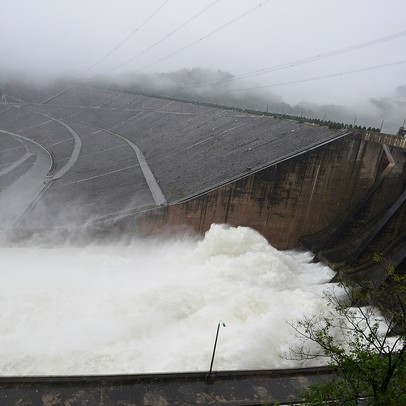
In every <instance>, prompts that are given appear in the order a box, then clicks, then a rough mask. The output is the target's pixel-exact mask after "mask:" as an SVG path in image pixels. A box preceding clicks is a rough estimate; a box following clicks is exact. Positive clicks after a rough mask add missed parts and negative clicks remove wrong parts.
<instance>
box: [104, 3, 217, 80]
mask: <svg viewBox="0 0 406 406" xmlns="http://www.w3.org/2000/svg"><path fill="white" fill-rule="evenodd" d="M219 1H220V0H214V1H212V2H211V3H210V4H209V5H208V6H206V7H204V8H203V9H202V10H200V11H199V12H198V13H196V14H195V15H194V16H192V17H191V18H189V19H188V20H186V21H185V22H184V23H183V24H181V25H179V26H178V27H177V28H175V29H174V30H173V31H171V32H170V33H169V34H167V35H165V36H164V37H163V38H161V39H160V40H159V41H157V42H155V43H153V44H152V45H151V46H149V47H148V48H146V49H144V50H143V51H142V52H140V53H138V54H137V55H134V56H133V57H132V58H130V59H127V60H126V61H125V62H123V63H122V64H120V65H117V66H116V67H114V68H112V69H110V70H109V71H107V72H105V73H102V74H100V75H98V76H97V77H96V78H98V77H100V76H104V75H108V74H109V73H111V72H114V71H115V70H117V69H120V68H122V67H123V66H125V65H127V64H128V63H130V62H132V61H134V60H135V59H137V58H139V57H140V56H142V55H144V54H145V53H147V52H148V51H150V50H151V49H152V48H155V47H156V46H157V45H158V44H160V43H161V42H163V41H165V40H166V39H167V38H169V37H171V36H172V35H173V34H175V33H176V32H178V31H179V30H180V29H182V28H183V27H185V26H186V25H188V24H189V23H191V22H192V21H193V20H195V19H196V18H197V17H199V16H200V15H201V14H203V13H204V12H205V11H207V10H208V9H209V8H211V7H213V6H214V5H215V4H216V3H218V2H219Z"/></svg>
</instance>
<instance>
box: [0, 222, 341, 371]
mask: <svg viewBox="0 0 406 406" xmlns="http://www.w3.org/2000/svg"><path fill="white" fill-rule="evenodd" d="M0 255H1V270H0V273H1V280H2V283H1V286H0V374H1V375H55V374H58V375H61V374H63V375H70V374H113V373H114V374H115V373H143V372H175V371H205V370H208V368H209V366H210V360H211V354H212V350H213V344H214V338H215V333H216V328H217V324H218V322H219V320H220V319H221V320H223V321H224V322H225V323H226V327H225V328H223V327H221V329H220V331H219V339H218V344H217V350H216V357H215V361H214V366H213V369H214V370H234V369H263V368H287V367H293V366H295V364H294V363H293V361H290V360H287V359H286V357H284V354H286V352H288V350H289V348H290V347H292V346H294V345H295V342H296V338H295V334H294V331H293V329H292V327H291V326H290V325H289V324H288V323H287V322H291V321H294V320H298V319H300V318H302V317H303V316H304V315H310V314H314V313H316V314H317V313H319V312H320V311H322V309H323V308H325V305H326V303H325V300H324V298H323V291H324V290H325V289H326V288H327V286H328V281H329V280H330V279H331V277H332V276H333V271H332V270H331V269H330V268H328V267H326V266H323V265H321V264H312V263H310V260H311V258H312V256H311V254H310V253H305V252H280V251H277V250H276V249H274V248H273V247H272V246H270V245H269V244H268V243H267V241H266V240H265V239H264V238H263V237H262V236H261V235H260V234H258V233H257V232H255V231H253V230H252V229H249V228H245V227H238V228H228V227H225V226H221V225H213V226H212V227H211V229H210V231H208V232H207V233H206V235H205V237H204V238H203V239H201V240H196V239H192V238H189V239H187V238H183V239H178V240H171V241H169V240H166V241H162V240H161V241H148V242H147V241H140V240H138V241H133V242H132V243H131V244H115V245H112V244H110V245H107V246H106V245H104V246H100V245H98V246H97V245H90V246H86V247H82V248H78V247H72V246H70V247H63V248H61V247H59V248H21V247H20V248H18V247H15V248H10V247H8V248H0Z"/></svg>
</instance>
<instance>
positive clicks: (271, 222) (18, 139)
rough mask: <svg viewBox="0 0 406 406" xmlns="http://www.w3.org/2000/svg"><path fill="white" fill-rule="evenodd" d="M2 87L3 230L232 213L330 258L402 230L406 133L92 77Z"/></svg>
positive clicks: (229, 218)
mask: <svg viewBox="0 0 406 406" xmlns="http://www.w3.org/2000/svg"><path fill="white" fill-rule="evenodd" d="M4 93H5V97H3V100H4V99H5V100H7V103H4V102H3V103H2V104H0V131H1V132H0V134H1V138H0V142H1V144H0V147H1V148H0V149H1V167H0V170H1V178H0V181H1V184H0V187H1V190H2V191H1V192H0V208H1V210H0V212H1V213H2V214H1V215H2V221H1V224H2V228H3V229H4V230H8V229H10V230H11V229H13V230H20V231H23V232H26V231H27V232H29V231H33V232H34V231H35V232H39V231H41V230H47V229H53V230H63V229H70V230H72V229H75V228H80V227H83V225H87V226H90V227H92V226H93V227H97V228H100V229H107V230H109V232H113V231H114V230H115V231H116V232H118V233H126V232H133V231H134V230H136V232H137V233H141V234H151V233H156V232H161V233H162V232H164V230H165V231H167V232H171V233H174V232H176V231H180V232H182V230H183V231H184V230H186V229H188V230H193V231H196V232H198V233H204V232H206V231H207V230H208V229H209V228H210V225H211V224H212V223H225V224H230V225H234V226H236V225H239V226H248V227H252V228H254V229H255V230H257V231H258V232H260V233H261V234H262V235H264V236H265V237H266V238H267V239H268V241H269V242H270V243H271V244H272V245H273V246H275V247H276V248H278V249H291V248H295V247H298V246H305V247H307V248H308V249H310V250H312V251H315V252H316V251H322V252H323V253H324V254H322V256H323V258H325V260H327V261H329V262H331V263H342V262H343V261H344V257H346V258H347V259H348V258H349V251H352V254H353V255H352V257H351V258H352V262H354V261H355V262H356V260H359V259H362V256H364V257H367V256H368V255H370V253H371V251H383V250H384V248H387V247H388V244H387V243H388V241H390V242H391V244H392V245H393V242H394V241H395V240H396V241H398V242H399V244H401V241H403V237H404V236H402V233H403V229H404V224H405V213H404V211H405V208H404V204H403V202H404V185H405V176H406V174H405V162H406V159H405V148H406V140H405V138H404V137H398V136H388V135H384V134H377V133H369V132H367V131H361V132H360V131H350V130H346V129H344V130H333V129H329V128H328V127H320V126H316V125H313V124H311V123H306V122H305V121H304V120H301V121H304V122H296V121H293V120H283V119H279V118H274V117H273V116H269V115H254V114H250V113H244V112H241V111H233V110H232V109H219V108H215V107H209V106H202V105H198V104H194V103H184V102H179V101H173V100H167V99H159V98H153V97H148V96H142V95H136V94H129V93H124V92H119V91H116V90H108V89H99V88H92V87H88V86H80V85H75V86H70V87H66V85H65V86H62V85H59V87H58V85H55V86H50V87H48V88H45V89H44V88H40V89H36V88H35V87H34V88H29V87H28V88H27V87H23V86H20V87H18V86H15V87H13V88H10V89H7V87H6V88H5V90H4ZM14 196H18V199H15V198H14ZM10 201H14V202H18V203H14V204H13V205H10V204H9V202H10ZM389 212H390V213H391V214H390V215H389ZM385 216H386V217H385ZM344 217H347V218H344ZM379 219H380V226H377V225H376V223H377V222H378V220H379ZM374 225H375V228H374V230H375V231H371V229H372V228H373V227H374ZM345 228H347V229H346V230H344V229H345ZM348 228H351V230H349V229H348ZM322 230H324V231H323V232H322ZM316 234H317V236H316ZM365 235H368V243H366V240H365V238H364V237H363V236H365ZM344 236H346V237H344ZM349 239H350V240H351V241H349ZM344 240H345V241H344ZM361 241H363V242H362V243H361ZM364 245H365V247H364ZM340 247H341V251H343V250H344V252H346V254H343V255H339V251H340ZM342 247H346V248H342ZM368 247H369V248H368ZM393 249H394V247H392V250H393ZM328 252H329V253H330V254H328ZM333 252H334V254H333ZM329 256H331V260H329ZM344 262H345V261H344Z"/></svg>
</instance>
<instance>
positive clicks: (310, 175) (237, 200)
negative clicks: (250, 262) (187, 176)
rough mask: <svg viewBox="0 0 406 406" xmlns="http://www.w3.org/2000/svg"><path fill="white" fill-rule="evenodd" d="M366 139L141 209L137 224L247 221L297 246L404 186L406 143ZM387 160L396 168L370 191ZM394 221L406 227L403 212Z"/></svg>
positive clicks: (372, 212) (381, 204) (342, 141)
mask: <svg viewBox="0 0 406 406" xmlns="http://www.w3.org/2000/svg"><path fill="white" fill-rule="evenodd" d="M369 138H370V137H369V135H368V134H348V135H346V136H343V137H341V138H339V139H337V140H334V141H332V142H330V143H328V144H325V145H322V146H320V147H318V148H315V149H312V150H310V151H308V152H304V153H302V154H300V155H297V156H295V157H293V158H290V159H288V160H285V161H282V162H280V163H277V164H275V165H272V166H269V167H267V168H265V169H263V170H260V171H258V172H255V173H253V174H251V175H247V176H246V177H244V178H242V179H239V180H237V181H235V182H232V183H229V184H226V185H224V186H221V187H218V188H216V189H215V190H212V191H209V192H207V193H205V194H202V195H200V196H196V197H195V198H192V199H190V200H187V201H185V202H180V203H177V204H173V205H169V206H167V207H162V208H159V209H155V210H151V211H149V212H147V213H144V214H143V215H142V216H141V218H140V221H139V223H138V226H139V227H140V229H142V230H144V231H147V230H151V229H154V230H156V229H161V228H164V227H166V226H171V227H177V226H178V225H179V224H187V225H188V226H190V227H191V228H192V229H194V230H196V231H198V232H204V231H206V230H207V229H208V228H209V227H210V224H211V223H213V222H217V223H228V224H231V225H235V226H236V225H244V226H250V227H253V228H255V229H256V230H258V231H259V232H261V233H262V234H263V235H265V236H266V237H267V238H268V240H269V241H270V242H271V243H272V244H273V245H274V246H275V247H277V248H279V249H289V248H294V247H297V246H298V245H299V244H300V238H301V237H303V236H306V235H309V234H314V233H316V232H319V231H320V230H323V229H324V228H326V227H327V226H329V225H330V224H332V223H334V222H337V221H338V222H339V221H340V218H341V217H342V216H344V215H345V214H346V213H348V211H349V210H351V208H353V207H355V206H356V205H357V204H358V203H359V202H360V201H362V199H363V198H365V196H367V195H368V208H367V212H366V213H364V215H365V217H366V218H367V219H369V220H370V221H371V219H374V218H375V217H376V216H379V215H380V214H381V213H384V212H385V211H386V210H387V209H388V208H389V207H390V206H391V205H392V204H393V202H394V201H395V200H396V199H397V198H398V197H399V196H400V195H401V194H402V192H403V190H404V185H405V177H406V173H405V162H406V161H405V155H406V154H405V152H406V150H405V149H404V146H403V144H404V143H403V144H402V145H401V146H399V147H397V146H389V148H387V149H386V150H385V148H384V147H383V144H382V142H381V141H382V139H383V136H378V137H375V139H373V140H370V139H369ZM392 139H393V141H394V139H395V137H391V140H392ZM393 141H392V143H393ZM388 155H391V157H388ZM390 159H393V160H394V164H393V167H391V168H389V169H390V170H387V173H385V174H384V179H383V180H382V182H380V183H379V187H377V189H376V190H374V193H372V194H371V195H370V196H369V192H370V191H371V188H373V187H374V185H375V184H376V182H377V181H378V179H379V177H380V175H382V173H383V172H384V171H385V168H388V166H389V165H390ZM363 207H364V208H365V206H363ZM403 211H404V209H403ZM365 221H367V220H365ZM395 223H396V224H397V226H395V227H397V229H396V231H394V233H396V235H398V234H399V233H400V232H401V231H402V228H404V225H405V224H406V223H405V217H404V213H403V215H400V216H398V219H397V220H396V221H395ZM390 238H393V235H392V236H391V237H390Z"/></svg>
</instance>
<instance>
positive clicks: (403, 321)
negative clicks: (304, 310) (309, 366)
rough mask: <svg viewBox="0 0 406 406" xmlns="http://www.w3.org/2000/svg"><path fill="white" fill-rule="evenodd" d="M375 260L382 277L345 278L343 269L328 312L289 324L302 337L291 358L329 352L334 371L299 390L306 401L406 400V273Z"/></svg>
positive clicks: (395, 403)
mask: <svg viewBox="0 0 406 406" xmlns="http://www.w3.org/2000/svg"><path fill="white" fill-rule="evenodd" d="M375 260H376V261H378V262H379V263H380V264H381V265H382V266H383V269H384V272H385V279H384V280H383V281H381V282H377V281H371V280H369V281H366V280H362V281H358V282H357V283H355V282H349V280H352V281H354V278H353V277H350V278H349V273H350V272H349V271H347V272H344V273H343V280H345V282H341V283H340V284H339V287H338V289H336V290H332V291H330V292H328V293H327V294H326V296H327V300H328V304H329V308H328V309H327V310H326V313H325V314H324V315H318V316H313V317H309V318H305V319H304V320H302V321H300V322H299V323H297V324H296V325H293V328H294V329H295V330H296V332H297V333H298V335H299V336H300V337H301V338H302V339H303V341H302V345H301V346H300V347H299V348H294V349H292V354H293V356H294V358H296V359H302V360H305V359H312V358H317V357H327V358H328V359H329V363H330V365H331V366H333V368H334V371H335V378H334V380H332V381H330V382H326V383H321V384H318V385H315V386H312V387H310V389H309V390H308V391H307V392H306V393H305V394H303V401H304V403H305V404H306V405H327V404H328V405H361V404H362V405H366V404H368V405H379V406H400V405H406V275H399V274H396V273H395V272H394V270H393V267H392V266H388V264H386V263H385V261H384V260H383V259H382V257H380V256H377V255H376V256H375ZM352 276H354V275H352ZM372 304H373V306H372Z"/></svg>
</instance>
